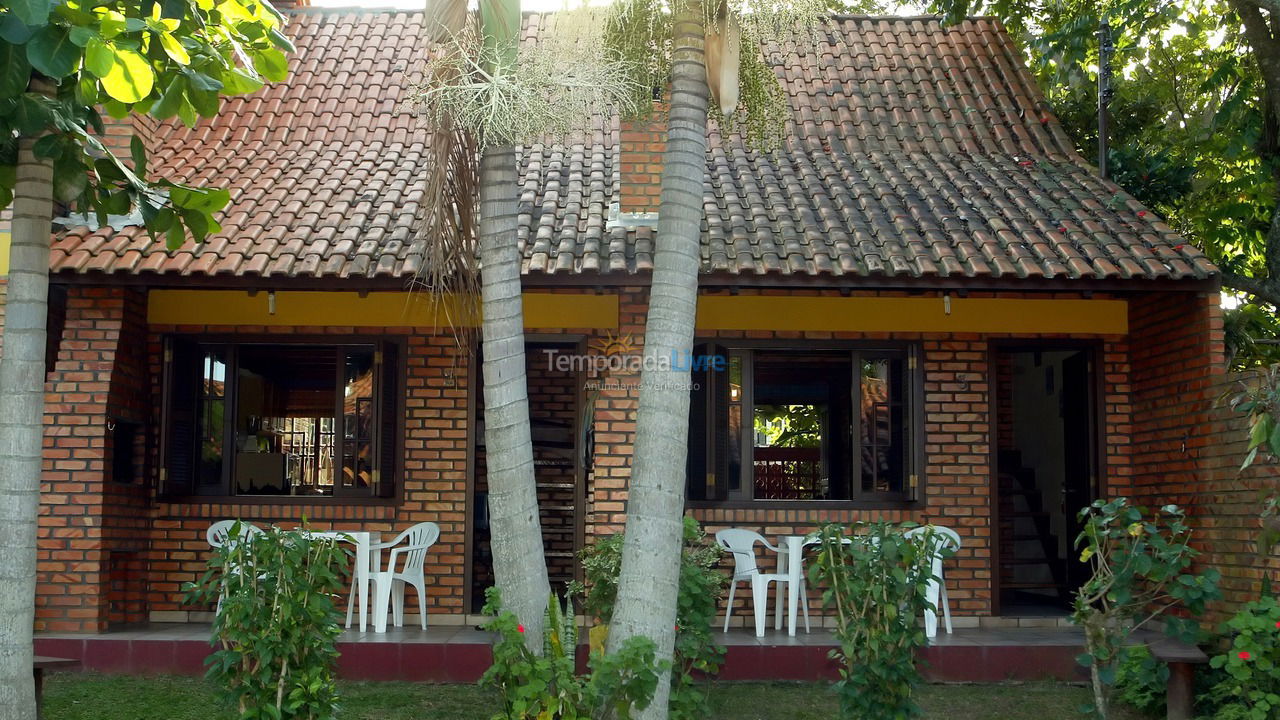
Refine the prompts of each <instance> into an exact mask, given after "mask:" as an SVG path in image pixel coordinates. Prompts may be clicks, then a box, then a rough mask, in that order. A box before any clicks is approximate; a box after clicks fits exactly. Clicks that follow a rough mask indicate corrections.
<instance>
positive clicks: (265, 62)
mask: <svg viewBox="0 0 1280 720" xmlns="http://www.w3.org/2000/svg"><path fill="white" fill-rule="evenodd" d="M253 67H254V68H255V69H257V71H258V72H260V73H262V75H263V77H265V78H266V79H268V80H270V81H271V82H283V81H284V79H285V78H286V77H288V75H289V61H288V60H287V59H286V58H285V55H284V53H283V52H281V51H279V50H277V49H275V48H267V49H266V50H262V51H260V52H259V53H258V54H257V55H254V56H253Z"/></svg>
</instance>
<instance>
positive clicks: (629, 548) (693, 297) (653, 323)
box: [609, 0, 707, 720]
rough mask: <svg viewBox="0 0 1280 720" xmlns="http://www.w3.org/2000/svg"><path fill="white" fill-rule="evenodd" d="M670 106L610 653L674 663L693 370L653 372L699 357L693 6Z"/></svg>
mask: <svg viewBox="0 0 1280 720" xmlns="http://www.w3.org/2000/svg"><path fill="white" fill-rule="evenodd" d="M675 13H676V14H675V17H674V23H675V25H674V29H673V38H672V39H673V48H672V62H673V67H672V80H671V106H670V115H669V118H668V121H667V122H668V126H667V130H668V137H667V149H666V152H665V154H664V155H663V163H664V166H663V170H662V195H661V199H660V205H659V211H658V238H657V246H656V248H655V253H654V268H653V284H652V287H651V290H650V294H649V314H648V320H647V323H646V326H645V335H644V354H645V356H646V358H652V359H651V360H648V361H646V363H645V368H646V369H645V370H644V371H643V374H642V377H641V386H640V408H639V411H638V413H637V416H636V441H635V448H634V450H633V454H632V458H633V460H632V465H631V483H630V490H629V496H628V501H627V527H626V540H625V542H624V544H623V549H622V574H621V576H620V577H619V579H618V603H617V607H616V608H615V610H614V613H613V624H612V627H611V629H610V632H609V646H610V650H611V651H612V650H615V649H617V648H618V647H620V645H621V643H622V642H623V641H624V640H626V639H627V638H629V637H633V636H636V635H643V636H646V637H649V638H651V639H652V640H654V641H655V642H656V643H657V644H658V654H659V657H660V658H662V659H670V658H671V652H672V648H673V646H674V644H675V622H676V594H677V590H678V587H679V582H680V544H681V534H682V520H681V516H682V514H683V511H684V489H685V479H684V472H683V468H684V465H685V455H686V453H687V452H688V430H689V364H688V363H687V362H675V363H672V365H671V367H670V368H669V369H662V370H657V369H654V368H655V365H654V361H655V360H656V359H658V358H667V359H673V360H674V359H681V360H684V359H687V358H688V357H689V353H690V352H692V349H693V324H694V311H695V310H696V308H697V302H698V266H699V260H698V258H699V247H698V245H699V235H700V233H701V224H702V187H703V174H704V173H705V171H706V153H707V80H706V70H705V68H704V66H703V29H702V8H701V7H700V6H699V5H698V4H697V3H696V2H693V1H692V0H689V1H686V2H677V3H676V7H675ZM670 689H671V688H670V683H669V682H668V679H664V680H663V681H662V682H660V683H659V685H658V692H657V693H656V694H655V696H654V699H653V702H652V703H651V704H650V706H649V708H648V709H647V710H645V711H644V713H643V714H642V716H641V717H643V718H646V719H648V720H654V719H660V718H665V717H667V699H668V696H669V693H670Z"/></svg>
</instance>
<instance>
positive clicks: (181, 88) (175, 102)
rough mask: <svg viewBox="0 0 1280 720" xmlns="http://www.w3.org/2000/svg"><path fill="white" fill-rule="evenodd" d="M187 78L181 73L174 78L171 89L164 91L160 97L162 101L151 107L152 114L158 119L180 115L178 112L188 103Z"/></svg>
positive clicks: (170, 84)
mask: <svg viewBox="0 0 1280 720" xmlns="http://www.w3.org/2000/svg"><path fill="white" fill-rule="evenodd" d="M186 93H187V78H186V76H185V75H182V74H181V73H178V74H175V75H174V76H173V81H172V82H170V83H169V87H167V88H165V89H164V92H163V93H161V95H160V100H159V101H158V102H156V104H155V105H152V106H151V114H152V115H155V116H156V117H158V118H161V119H164V118H171V117H173V116H174V115H176V114H177V113H178V110H179V109H180V108H181V107H182V106H183V105H184V104H185V103H186V100H187V98H186Z"/></svg>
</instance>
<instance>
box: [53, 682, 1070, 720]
mask: <svg viewBox="0 0 1280 720" xmlns="http://www.w3.org/2000/svg"><path fill="white" fill-rule="evenodd" d="M342 694H343V698H344V701H343V706H344V708H345V710H344V712H343V714H342V716H341V717H342V718H343V720H489V718H490V717H491V715H492V712H493V707H492V703H493V696H492V695H490V694H489V693H487V692H485V691H482V690H480V689H479V688H477V687H475V686H472V685H422V684H413V683H343V684H342ZM712 698H713V703H714V705H715V709H716V712H715V714H714V715H713V716H712V717H713V718H717V719H720V718H723V720H780V719H782V718H786V719H787V720H830V719H831V718H833V717H834V716H835V697H834V695H833V694H832V693H831V692H830V690H829V689H828V686H826V685H817V684H795V683H785V684H784V683H720V684H717V685H716V686H715V688H714V690H713V695H712ZM920 700H921V703H922V704H923V706H924V708H925V717H926V718H938V719H939V720H1026V719H1027V718H1034V720H1074V719H1076V718H1080V717H1081V715H1080V713H1079V712H1078V711H1077V708H1078V707H1079V706H1080V705H1081V703H1084V702H1087V700H1088V693H1087V692H1086V691H1085V689H1084V688H1081V687H1073V686H1068V685H1061V684H1056V683H1023V684H1008V685H929V686H926V687H924V688H922V689H921V692H920ZM44 717H45V720H224V719H227V720H230V719H231V718H233V717H234V715H233V714H232V713H231V712H229V711H228V710H226V709H225V708H224V707H222V706H220V705H219V704H218V702H217V700H215V699H214V696H213V692H212V689H211V688H210V686H209V685H208V684H207V683H205V682H204V681H203V680H199V679H193V678H178V677H145V678H144V677H125V676H105V675H90V674H84V675H81V674H73V673H59V674H55V675H51V676H50V677H49V679H48V680H47V682H46V686H45V714H44Z"/></svg>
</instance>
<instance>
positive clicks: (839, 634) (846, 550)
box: [809, 522, 937, 720]
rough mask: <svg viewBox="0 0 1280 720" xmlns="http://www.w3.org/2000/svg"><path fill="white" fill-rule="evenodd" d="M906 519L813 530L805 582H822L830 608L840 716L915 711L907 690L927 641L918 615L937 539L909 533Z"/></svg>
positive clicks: (887, 717) (879, 718)
mask: <svg viewBox="0 0 1280 720" xmlns="http://www.w3.org/2000/svg"><path fill="white" fill-rule="evenodd" d="M911 527H913V526H912V525H909V524H907V525H894V524H890V523H883V522H875V523H858V524H856V525H855V526H854V528H853V535H852V537H851V536H849V535H846V534H845V528H844V527H843V526H841V525H827V526H826V527H824V528H822V529H821V530H820V531H819V533H818V539H819V543H820V545H819V549H818V557H817V559H816V561H815V562H814V563H812V565H811V566H810V568H809V581H810V583H812V584H814V585H821V586H824V587H825V589H824V590H823V593H822V602H823V605H824V606H825V607H829V608H834V609H835V613H836V622H837V625H836V631H835V635H836V639H837V640H838V641H839V643H840V646H839V647H838V648H836V649H834V650H832V651H831V657H832V658H833V659H835V660H836V661H838V662H839V663H840V680H839V681H837V682H836V692H837V693H839V696H840V716H841V717H842V718H846V719H847V720H903V719H904V718H910V717H915V716H917V715H919V714H920V708H919V706H917V705H916V704H915V701H914V699H913V697H912V693H913V691H914V689H915V687H916V686H917V685H919V684H920V680H921V678H920V671H919V669H918V668H917V667H916V650H917V648H919V647H921V646H922V645H924V644H925V634H924V628H923V627H921V626H920V624H919V623H918V622H917V621H916V619H917V618H918V617H919V616H920V614H921V613H922V612H923V611H924V609H925V608H926V607H927V606H928V599H927V596H926V593H927V590H928V586H929V580H930V579H931V577H932V575H931V570H930V568H931V567H932V564H931V562H930V558H931V556H932V553H933V552H934V550H935V548H936V546H937V542H936V541H935V539H934V538H933V536H932V535H931V534H926V535H925V537H924V540H923V541H921V540H918V539H916V540H913V539H911V538H908V537H907V536H906V534H905V531H906V530H908V529H910V528H911Z"/></svg>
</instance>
